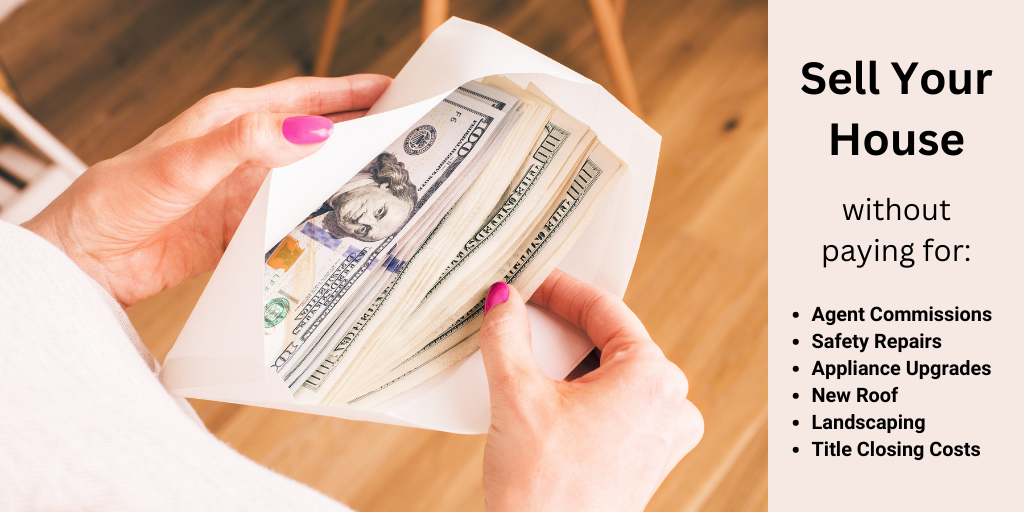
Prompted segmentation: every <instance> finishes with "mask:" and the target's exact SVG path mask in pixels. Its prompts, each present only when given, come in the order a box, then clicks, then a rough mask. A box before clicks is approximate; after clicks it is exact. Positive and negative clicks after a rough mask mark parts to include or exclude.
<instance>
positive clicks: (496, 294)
mask: <svg viewBox="0 0 1024 512" xmlns="http://www.w3.org/2000/svg"><path fill="white" fill-rule="evenodd" d="M506 300H508V285H507V284H505V282H504V281H498V282H497V283H494V284H492V285H491V289H490V290H487V299H485V300H484V314H487V312H488V311H490V310H491V308H493V307H494V306H497V305H498V304H504V303H505V301H506Z"/></svg>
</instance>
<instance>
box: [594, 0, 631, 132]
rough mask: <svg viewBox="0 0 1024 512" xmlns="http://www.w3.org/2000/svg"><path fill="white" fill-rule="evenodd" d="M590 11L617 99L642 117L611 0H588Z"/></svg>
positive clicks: (620, 29)
mask: <svg viewBox="0 0 1024 512" xmlns="http://www.w3.org/2000/svg"><path fill="white" fill-rule="evenodd" d="M590 11H591V13H592V14H593V15H594V24H595V25H596V26H597V33H598V35H599V36H600V37H601V46H603V47H604V56H605V59H606V60H607V61H608V67H609V69H610V70H611V73H612V81H613V82H614V83H615V90H616V92H617V95H618V97H619V100H620V101H622V104H623V105H625V106H626V108H628V109H629V110H632V111H633V113H634V114H636V115H637V117H643V111H642V109H641V106H640V93H639V92H637V89H636V80H635V79H634V78H633V71H632V70H631V69H630V67H629V55H628V54H627V53H626V43H625V42H624V41H623V40H622V28H621V25H620V23H619V20H618V19H617V16H616V14H615V8H614V7H613V6H612V0H590Z"/></svg>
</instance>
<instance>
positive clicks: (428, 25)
mask: <svg viewBox="0 0 1024 512" xmlns="http://www.w3.org/2000/svg"><path fill="white" fill-rule="evenodd" d="M447 20H448V0H423V25H422V28H421V29H420V40H422V41H426V40H427V37H428V36H430V33H431V32H433V31H434V29H436V28H437V27H440V26H441V24H442V23H444V22H445V21H447Z"/></svg>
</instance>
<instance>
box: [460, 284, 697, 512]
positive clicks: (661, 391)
mask: <svg viewBox="0 0 1024 512" xmlns="http://www.w3.org/2000/svg"><path fill="white" fill-rule="evenodd" d="M503 287H504V289H505V290H507V299H506V300H504V301H500V300H499V299H500V298H501V297H502V296H506V295H505V293H504V292H503V290H502V288H503ZM531 301H532V302H533V303H534V304H536V305H538V306H540V307H543V308H546V309H548V310H549V311H551V312H552V313H554V314H556V315H558V316H560V317H562V318H564V319H566V320H568V321H569V322H571V323H573V324H575V325H576V326H577V327H579V328H580V329H582V330H584V331H585V332H586V333H587V335H589V336H590V339H591V340H593V342H594V344H595V345H597V348H599V349H600V350H601V367H600V368H598V369H596V370H594V371H593V372H590V373H588V374H586V375H584V376H582V377H580V378H579V379H576V380H574V381H572V382H559V381H553V380H551V379H549V378H548V377H547V376H545V375H544V373H543V372H542V371H541V369H540V367H539V366H538V365H537V361H536V360H535V359H534V357H533V351H532V348H531V344H530V321H529V318H528V317H527V314H526V305H525V304H524V303H523V300H522V298H521V297H520V296H519V293H518V292H517V291H516V290H515V289H514V288H512V287H509V286H507V285H504V283H500V284H496V285H495V286H494V287H492V289H491V291H490V292H489V293H488V300H487V304H488V306H489V309H488V310H487V312H486V314H485V316H484V324H483V327H482V329H481V331H480V350H481V352H482V355H483V359H484V366H485V368H486V371H487V382H488V385H489V387H490V395H491V427H490V430H489V434H488V436H487V446H486V450H485V452H484V482H483V484H484V497H485V500H486V503H487V508H488V510H492V511H495V510H531V511H540V510H587V511H596V510H609V511H610V510H614V511H621V510H642V509H643V508H644V506H645V505H646V504H647V502H648V501H649V500H650V499H651V496H652V495H653V494H654V492H655V491H656V490H657V489H658V486H659V485H661V482H662V480H664V479H665V477H666V476H667V475H668V473H669V471H671V470H672V468H673V467H675V465H676V464H677V463H678V462H679V460H680V459H682V458H683V455H685V454H686V453H687V452H689V451H690V450H691V449H692V448H693V447H694V446H696V445H697V442H698V441H700V438H701V436H702V435H703V433H704V420H703V418H702V417H701V415H700V413H699V412H698V411H697V409H696V407H694V406H693V404H691V403H690V402H689V401H688V400H686V393H687V383H686V377H685V376H684V375H683V372H682V371H680V370H679V368H678V367H677V366H676V365H675V364H673V363H672V362H671V361H669V360H668V359H666V358H665V355H664V354H663V353H662V352H661V349H660V348H658V346H657V345H656V344H655V343H654V341H652V340H651V337H650V335H648V334H647V330H646V329H644V326H643V324H642V323H641V322H640V320H639V319H638V318H637V317H636V315H634V314H633V312H632V311H630V310H629V308H628V307H627V306H626V305H625V304H624V303H623V302H622V301H620V300H618V299H617V298H615V297H613V296H612V295H611V294H609V293H608V292H605V291H604V290H601V289H599V288H597V287H594V286H592V285H590V284H587V283H585V282H583V281H580V280H578V279H576V278H574V277H572V276H570V275H568V274H565V273H564V272H561V271H559V270H555V271H554V273H552V274H551V276H549V277H548V279H547V280H546V281H545V282H544V284H543V285H542V286H541V287H540V288H539V289H538V290H537V292H536V293H534V295H533V297H532V298H531Z"/></svg>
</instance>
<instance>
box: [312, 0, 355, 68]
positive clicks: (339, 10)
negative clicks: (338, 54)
mask: <svg viewBox="0 0 1024 512" xmlns="http://www.w3.org/2000/svg"><path fill="white" fill-rule="evenodd" d="M347 7H348V0H331V4H330V5H329V6H328V7H327V16H326V17H325V18H324V29H323V31H322V32H320V49H319V51H317V54H316V62H315V63H314V64H313V74H314V75H316V76H327V73H328V72H330V70H331V59H332V58H333V57H334V47H335V46H337V43H338V34H339V33H340V32H341V24H342V23H343V22H344V21H345V9H346V8H347Z"/></svg>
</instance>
